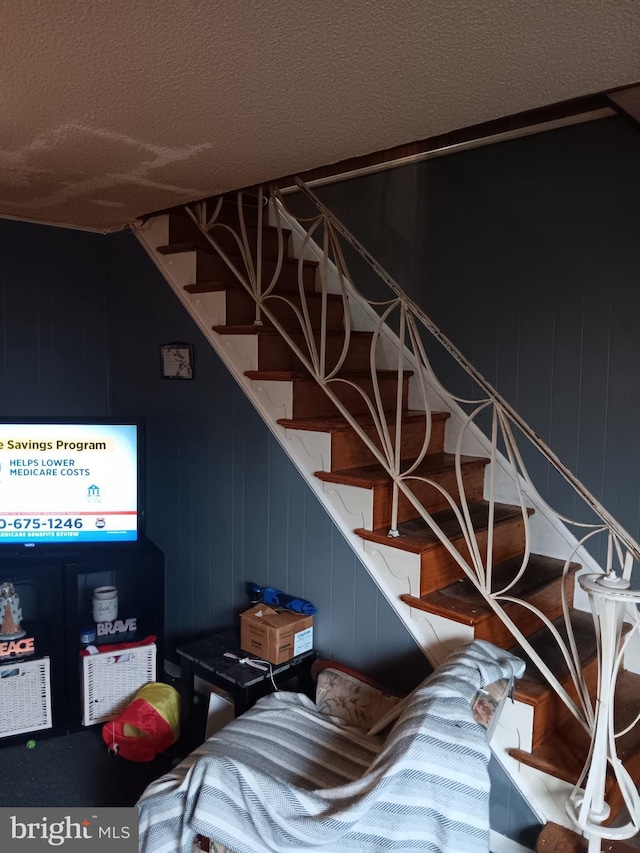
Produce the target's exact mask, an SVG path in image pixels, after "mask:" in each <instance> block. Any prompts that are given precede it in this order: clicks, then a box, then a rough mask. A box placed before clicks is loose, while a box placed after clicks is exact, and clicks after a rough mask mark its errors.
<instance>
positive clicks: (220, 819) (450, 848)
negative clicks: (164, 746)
mask: <svg viewBox="0 0 640 853" xmlns="http://www.w3.org/2000/svg"><path fill="white" fill-rule="evenodd" d="M523 670H524V664H523V662H522V661H521V660H520V659H519V658H516V657H514V656H512V655H510V654H509V653H507V652H504V651H503V650H502V649H498V648H497V647H495V646H493V645H491V644H490V643H487V642H484V641H479V640H476V641H473V642H472V643H469V644H468V645H466V646H463V647H462V648H461V649H459V650H458V651H457V652H455V653H454V654H453V655H451V656H450V657H449V658H448V659H447V660H446V661H445V662H444V663H443V664H441V666H439V667H438V668H437V669H436V670H435V671H434V673H433V674H432V675H430V676H429V677H428V678H427V679H426V680H425V681H424V682H423V683H422V684H421V685H420V686H419V687H418V688H417V689H416V690H414V691H413V693H412V694H410V696H409V697H407V699H406V700H405V701H404V702H403V703H402V708H401V712H400V716H399V717H398V719H397V721H396V722H395V724H394V725H393V728H392V729H391V731H390V732H389V734H387V735H386V737H384V736H380V735H371V734H365V733H363V732H360V731H358V730H357V729H355V728H353V727H351V726H348V725H346V724H345V723H344V722H342V721H341V720H338V719H337V718H336V717H329V716H327V715H326V714H322V713H321V712H320V711H318V709H317V708H316V706H315V705H314V703H313V702H312V701H311V700H310V699H308V698H307V697H306V696H303V695H301V694H297V693H282V692H281V693H273V694H271V695H269V696H266V697H264V698H263V699H261V700H260V701H259V702H258V703H257V704H256V705H255V706H254V707H253V708H252V709H251V710H250V711H248V712H247V713H245V714H244V715H243V716H241V717H239V718H238V719H236V720H234V721H233V722H232V723H230V724H228V725H227V726H225V727H224V728H223V729H222V730H221V731H220V732H218V733H217V734H216V735H214V736H213V737H212V738H210V739H209V740H208V741H207V742H206V743H205V744H203V745H202V747H201V748H200V749H199V750H196V751H195V752H194V753H192V754H191V755H190V756H189V757H188V758H187V759H185V761H184V762H182V764H181V765H179V766H178V767H177V768H176V769H175V770H174V771H173V772H172V773H171V774H169V775H167V776H163V777H162V778H160V779H158V780H157V781H156V782H154V783H152V784H151V785H149V787H148V788H147V789H146V790H145V792H144V793H143V795H142V797H141V799H140V801H139V802H138V809H139V813H140V851H141V853H178V851H180V853H191V849H192V842H193V839H194V836H195V834H196V833H198V834H200V835H203V836H206V837H209V838H212V839H215V840H216V841H217V842H220V843H222V844H223V845H226V846H227V847H229V848H230V849H231V850H232V851H234V853H265V851H273V853H293V851H305V853H307V851H325V853H368V851H380V850H390V851H394V850H395V851H403V853H409V851H421V853H425V851H426V853H482V851H488V850H489V786H490V783H489V774H488V762H489V744H488V742H487V739H486V736H485V732H484V729H483V728H482V727H481V726H480V725H479V724H478V723H477V722H476V721H475V720H474V718H473V715H472V711H471V704H472V702H473V699H474V697H475V695H476V693H477V691H478V690H479V689H480V688H482V687H484V686H485V685H487V684H489V683H491V682H493V681H497V680H498V679H501V678H509V679H512V678H514V677H516V678H517V677H519V676H520V675H521V674H522V672H523Z"/></svg>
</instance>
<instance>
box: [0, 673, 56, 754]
mask: <svg viewBox="0 0 640 853" xmlns="http://www.w3.org/2000/svg"><path fill="white" fill-rule="evenodd" d="M52 725H53V723H52V720H51V679H50V672H49V658H48V657H44V658H38V659H37V660H29V661H19V662H12V663H6V664H2V665H1V666H0V737H10V736H11V735H19V734H24V733H25V732H34V731H39V730H41V729H50V728H51V726H52Z"/></svg>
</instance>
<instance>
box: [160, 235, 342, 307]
mask: <svg viewBox="0 0 640 853" xmlns="http://www.w3.org/2000/svg"><path fill="white" fill-rule="evenodd" d="M223 249H224V253H225V255H228V256H229V257H230V258H232V259H233V258H239V259H240V260H241V262H242V263H243V261H242V253H241V252H240V250H239V249H238V248H229V247H223ZM198 250H201V251H208V252H211V254H213V255H216V257H220V255H219V254H218V252H217V251H216V249H215V247H214V246H210V245H207V244H205V245H199V244H198V243H195V242H192V241H190V240H187V241H185V242H183V243H168V244H167V245H166V246H158V247H157V248H156V252H158V254H160V255H180V254H182V253H183V252H197V251H198ZM262 258H263V259H264V258H266V259H267V260H270V261H278V260H279V256H278V255H277V254H276V253H275V252H269V251H263V252H262ZM299 263H300V260H299V259H298V258H290V257H283V258H282V265H283V266H284V265H285V264H288V265H289V266H295V267H296V268H297V267H298V265H299ZM302 265H303V266H304V267H307V269H311V268H314V269H315V268H316V267H317V266H318V265H319V261H309V260H307V259H306V258H305V259H304V260H303V261H302ZM334 295H335V294H334ZM340 298H342V297H340Z"/></svg>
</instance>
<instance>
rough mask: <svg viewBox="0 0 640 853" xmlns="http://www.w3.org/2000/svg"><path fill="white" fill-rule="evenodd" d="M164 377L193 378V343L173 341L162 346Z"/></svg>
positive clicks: (161, 361)
mask: <svg viewBox="0 0 640 853" xmlns="http://www.w3.org/2000/svg"><path fill="white" fill-rule="evenodd" d="M160 365H161V371H162V378H163V379H193V344H189V343H186V342H184V341H172V342H171V343H168V344H162V345H161V346H160Z"/></svg>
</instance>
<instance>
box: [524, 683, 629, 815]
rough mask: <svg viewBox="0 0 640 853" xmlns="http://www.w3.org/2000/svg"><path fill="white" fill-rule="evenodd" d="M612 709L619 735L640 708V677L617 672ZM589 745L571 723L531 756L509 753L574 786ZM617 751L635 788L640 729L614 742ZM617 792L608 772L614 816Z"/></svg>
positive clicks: (581, 730) (583, 733)
mask: <svg viewBox="0 0 640 853" xmlns="http://www.w3.org/2000/svg"><path fill="white" fill-rule="evenodd" d="M615 706H616V730H617V731H619V730H621V729H623V728H624V727H625V726H626V725H628V724H629V723H630V722H632V720H633V719H634V718H635V715H636V714H637V712H638V708H639V707H640V675H637V674H636V673H633V672H628V671H626V670H622V671H621V672H620V675H619V678H618V684H617V690H616V700H615ZM589 744H590V739H589V735H588V734H587V732H586V731H585V730H584V728H583V727H582V726H581V725H580V723H579V722H578V721H577V720H572V721H571V722H569V723H568V724H567V725H565V726H563V727H562V728H561V729H559V730H557V731H556V732H554V733H553V734H552V735H550V736H549V737H548V738H547V739H546V740H545V741H544V742H543V743H542V744H540V746H538V747H536V748H535V749H534V750H533V752H530V753H529V752H525V751H524V750H520V749H511V750H509V753H510V755H511V756H512V757H513V758H515V759H516V760H517V761H521V762H523V763H524V764H527V765H528V766H530V767H535V768H536V769H538V770H540V771H542V772H543V773H548V774H550V775H552V776H557V777H558V778H559V779H563V780H564V781H565V782H568V783H569V784H572V785H575V784H576V783H577V781H578V778H579V776H580V773H581V772H582V768H583V765H584V762H585V760H586V756H587V754H588V750H589ZM616 748H617V752H618V757H619V758H620V760H621V761H622V763H623V764H624V766H625V768H626V770H627V771H628V772H629V774H630V775H631V777H632V778H633V780H634V782H635V783H636V784H637V783H638V781H639V780H640V726H635V727H634V728H632V729H631V731H629V732H627V733H626V734H625V735H622V737H619V738H617V740H616ZM616 789H617V786H616V784H615V779H614V777H613V774H612V773H611V772H608V774H607V786H606V792H607V799H608V802H609V804H610V805H611V807H612V812H613V815H614V816H615V814H617V810H619V808H620V806H621V805H622V803H621V799H622V797H621V794H619V792H618V793H617V794H616Z"/></svg>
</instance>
